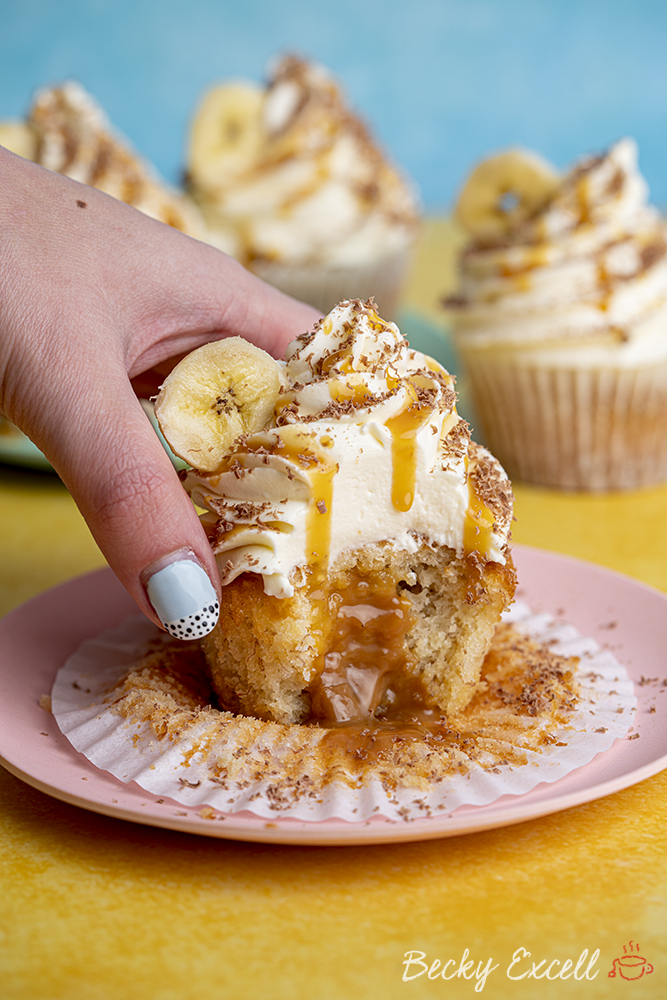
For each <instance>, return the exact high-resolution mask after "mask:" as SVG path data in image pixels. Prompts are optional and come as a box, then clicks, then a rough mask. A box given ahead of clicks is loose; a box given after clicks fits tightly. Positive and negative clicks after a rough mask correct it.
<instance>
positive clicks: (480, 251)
mask: <svg viewBox="0 0 667 1000" xmlns="http://www.w3.org/2000/svg"><path fill="white" fill-rule="evenodd" d="M647 202H648V188H647V185H646V182H645V181H644V179H643V177H642V176H641V174H640V173H639V171H638V168H637V148H636V145H635V143H634V142H633V141H632V140H631V139H623V140H622V141H620V142H618V143H616V144H615V145H613V146H612V147H611V148H610V149H609V150H608V151H607V152H606V153H604V154H602V155H599V156H588V157H585V158H584V159H582V160H580V161H579V162H577V163H575V165H574V166H573V167H572V168H571V169H570V170H569V171H568V172H567V173H566V174H564V175H563V176H559V175H558V174H557V172H556V171H555V170H554V169H553V168H552V167H550V166H549V165H548V164H547V163H545V162H544V161H543V160H541V159H540V158H539V157H537V156H536V155H534V154H529V153H525V152H523V151H521V150H511V151H508V152H505V153H501V154H499V155H497V156H494V157H491V158H490V159H489V160H486V161H484V162H483V163H482V164H480V165H479V166H478V167H477V168H476V169H475V170H474V171H473V173H472V174H471V176H470V179H469V180H468V182H467V184H466V185H465V187H464V189H463V191H462V194H461V196H460V198H459V202H458V206H457V215H458V219H459V221H460V222H461V223H462V224H463V225H464V226H465V227H466V228H467V230H468V232H469V234H470V237H471V239H470V243H469V245H468V246H467V248H466V249H465V251H464V252H463V254H462V257H461V262H460V286H459V291H458V294H457V296H456V297H454V298H452V299H450V300H449V301H448V302H447V305H448V307H449V308H450V309H451V310H452V313H453V318H454V328H455V330H454V332H455V339H456V345H457V347H458V350H459V352H460V354H461V356H462V359H463V362H464V364H465V366H466V369H467V372H468V375H469V376H470V379H471V383H472V388H473V392H474V397H475V404H476V407H477V411H478V413H479V417H480V421H481V424H482V430H483V433H484V435H485V439H486V442H487V443H488V445H489V447H490V448H491V449H492V451H493V452H494V454H495V455H497V456H498V458H499V460H500V461H501V462H502V463H503V465H504V467H505V468H507V470H508V472H509V474H510V475H511V476H512V477H513V478H516V479H522V480H524V481H526V482H532V483H538V484H542V485H546V486H555V487H562V488H565V489H581V490H598V491H603V490H614V489H632V488H635V487H640V486H647V485H650V484H652V483H658V482H661V481H663V480H666V479H667V257H666V250H667V243H666V240H665V226H664V223H663V220H662V219H661V218H660V216H659V214H658V212H657V211H656V210H655V209H654V208H652V207H650V206H649V205H648V203H647Z"/></svg>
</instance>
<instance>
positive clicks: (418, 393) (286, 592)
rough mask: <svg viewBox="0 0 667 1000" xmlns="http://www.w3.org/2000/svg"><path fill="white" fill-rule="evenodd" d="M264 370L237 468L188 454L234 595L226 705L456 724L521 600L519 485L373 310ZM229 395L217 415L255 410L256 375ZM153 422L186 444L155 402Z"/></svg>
mask: <svg viewBox="0 0 667 1000" xmlns="http://www.w3.org/2000/svg"><path fill="white" fill-rule="evenodd" d="M223 344H224V342H223ZM214 346H216V347H220V348H222V346H223V345H207V347H208V348H211V349H213V348H214ZM200 350H205V349H200ZM229 350H231V348H229ZM253 350H256V349H253ZM259 353H261V352H259ZM196 354H197V352H194V355H192V356H191V357H192V358H194V356H195V355H196ZM266 357H267V356H264V358H266ZM187 361H188V359H186V363H187ZM235 363H236V362H235ZM268 363H269V364H273V365H276V366H277V371H278V375H279V387H278V390H277V393H276V398H275V403H274V406H273V410H272V413H271V416H270V418H269V419H267V418H266V415H265V414H266V409H264V411H263V416H262V422H263V426H262V429H257V425H256V423H255V425H254V426H253V424H252V421H249V423H248V427H249V432H248V433H240V434H239V435H237V436H236V438H235V439H234V441H233V443H232V444H231V445H230V446H229V447H228V449H227V450H226V452H225V454H224V455H223V457H222V458H220V457H219V456H218V455H217V454H216V452H215V447H214V444H215V442H212V443H211V445H210V448H209V449H208V450H207V449H205V448H203V446H202V443H201V440H200V439H197V443H196V453H195V452H188V448H187V441H186V443H185V445H184V444H183V443H182V442H181V441H176V442H175V443H176V447H177V450H178V448H179V447H180V451H179V454H181V455H182V456H183V457H184V458H185V459H186V461H190V462H191V463H192V464H194V461H193V459H196V460H197V461H198V463H199V465H200V468H199V469H197V470H195V469H193V470H192V471H191V472H190V473H189V474H188V476H187V478H186V480H185V486H186V488H187V489H188V491H189V492H190V495H191V497H192V499H193V500H194V502H195V503H196V504H197V505H198V506H200V507H203V508H206V509H207V511H208V513H207V514H205V515H204V521H205V522H206V523H207V527H208V531H209V535H210V537H211V542H212V545H213V549H214V551H215V553H216V557H217V560H218V565H219V568H220V574H221V579H222V583H223V605H222V613H221V615H220V620H219V623H218V625H217V626H216V628H215V630H214V631H213V632H212V633H211V634H210V636H208V637H207V639H206V640H205V652H206V657H207V660H208V664H209V668H210V671H211V677H212V680H213V685H214V688H215V690H216V692H217V694H218V697H219V700H220V703H221V705H222V706H224V707H226V708H230V709H232V710H235V711H237V712H242V713H244V714H247V715H255V716H258V717H260V718H265V719H271V720H275V721H278V722H285V723H288V722H304V721H309V720H320V721H322V722H327V723H330V724H342V723H345V722H348V721H351V720H359V719H370V718H372V717H376V718H382V717H383V715H385V714H386V713H388V712H391V713H394V714H395V712H396V709H397V707H400V705H402V704H405V705H406V706H408V705H410V706H413V707H414V706H420V707H421V708H422V709H424V710H426V711H439V712H441V713H442V712H445V713H452V712H456V711H458V710H459V709H461V708H462V707H463V706H465V705H466V704H467V703H468V701H469V700H470V699H471V697H472V696H473V694H474V693H475V690H476V689H477V685H478V682H479V676H480V670H481V666H482V661H483V659H484V656H485V654H486V652H487V651H488V648H489V646H490V643H491V639H492V636H493V632H494V628H495V625H496V624H497V622H498V621H499V619H500V616H501V614H502V612H503V610H504V609H505V608H506V607H507V606H508V605H509V604H510V603H511V601H512V598H513V593H514V588H515V577H514V570H513V566H512V561H511V556H510V551H509V544H508V542H509V529H510V524H511V519H512V495H511V489H510V484H509V481H508V479H507V476H506V475H505V473H504V471H503V470H502V468H501V467H500V465H499V464H498V463H497V462H496V460H495V459H494V458H493V457H492V456H491V455H490V454H489V453H488V452H487V451H486V450H485V449H483V448H481V447H479V446H477V445H475V444H474V443H472V442H471V441H470V435H469V430H468V427H467V425H466V424H465V422H464V421H463V420H461V418H460V417H459V416H458V414H457V412H456V406H455V402H456V396H455V392H454V380H453V378H452V377H451V376H450V375H449V374H448V373H447V372H446V371H445V370H444V369H443V368H442V367H441V366H440V365H439V364H438V363H437V362H435V361H433V360H432V359H430V358H428V357H426V356H425V355H423V354H420V353H419V352H417V351H413V350H411V349H410V347H409V345H408V343H407V341H406V340H405V339H404V338H403V337H402V336H401V334H400V332H399V330H398V328H397V327H396V326H395V325H394V324H393V323H386V322H384V321H383V320H382V319H381V318H380V317H379V316H378V315H377V312H376V311H375V309H374V306H373V304H372V303H370V302H362V301H360V300H350V301H346V302H343V303H341V304H340V305H339V306H337V307H336V308H335V309H334V310H332V312H331V313H330V314H329V315H328V316H327V317H326V318H325V319H324V320H322V321H320V323H318V324H317V325H316V326H315V328H314V329H313V331H312V332H310V333H307V334H304V335H303V336H301V337H299V338H297V340H295V341H294V342H293V343H292V345H291V346H290V348H289V349H288V352H287V357H286V361H285V362H283V363H277V362H273V361H272V360H271V359H268ZM181 364H183V363H181ZM262 364H264V362H262ZM179 367H180V366H179ZM240 370H241V369H240V366H239V365H238V364H237V374H238V373H239V372H240ZM181 377H182V373H181V374H179V368H177V369H175V371H174V373H173V376H170V378H175V379H176V382H177V383H178V380H179V379H180V378H181ZM220 378H221V379H222V382H224V384H225V386H229V384H230V382H229V371H227V372H226V373H223V374H222V375H221V376H220ZM225 379H226V380H227V381H225ZM167 388H169V387H168V386H166V387H165V390H163V393H164V392H165V391H166V389H167ZM216 391H218V395H217V397H216V398H215V399H213V402H210V401H209V410H210V408H211V406H212V407H213V409H214V410H215V412H216V414H218V415H221V416H220V419H221V420H223V421H224V419H225V414H226V409H227V410H228V409H229V407H230V406H231V405H232V402H233V404H234V405H236V403H237V402H238V401H239V400H240V401H241V402H240V406H241V410H242V411H243V410H244V406H245V410H246V411H247V410H248V404H244V402H243V400H245V399H250V396H251V394H249V393H248V391H247V380H246V382H242V380H241V381H238V382H237V383H236V388H235V389H234V392H233V395H231V396H230V395H229V394H228V393H227V390H226V389H225V391H224V392H223V391H222V390H214V389H213V390H212V389H211V388H210V387H209V388H208V389H207V392H208V393H209V395H210V396H211V398H213V397H215V392H216ZM230 400H231V401H232V402H230ZM167 402H169V400H167ZM253 405H254V404H253ZM262 405H263V406H264V407H265V405H266V392H265V393H264V398H263V400H262ZM250 409H252V406H251V407H250ZM157 413H158V418H159V419H161V423H162V426H163V431H164V432H165V433H166V435H167V437H168V439H169V440H170V442H171V443H172V446H174V441H173V440H172V438H171V437H170V424H169V420H168V419H167V417H168V416H169V413H168V412H167V406H166V405H161V400H160V398H159V399H158V403H157ZM208 416H210V413H209V414H208V415H207V419H208ZM209 432H210V433H211V434H214V431H209ZM174 436H177V434H175V432H174V434H172V437H174ZM188 440H189V441H194V438H188ZM204 451H207V454H210V455H211V456H215V457H213V458H211V460H210V461H208V462H205V464H207V465H208V468H204V469H202V468H201V465H202V462H203V461H204V460H203V459H202V455H203V453H204ZM197 456H199V457H198V458H197Z"/></svg>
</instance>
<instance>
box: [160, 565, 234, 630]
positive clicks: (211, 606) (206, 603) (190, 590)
mask: <svg viewBox="0 0 667 1000" xmlns="http://www.w3.org/2000/svg"><path fill="white" fill-rule="evenodd" d="M146 590H147V592H148V599H149V601H150V602H151V604H152V605H153V607H154V609H155V612H156V614H157V616H158V618H159V619H160V621H161V622H162V624H163V625H164V627H165V628H166V630H167V631H168V632H170V633H171V635H173V636H175V637H176V638H177V639H199V638H200V637H201V636H202V635H207V633H208V632H210V631H211V629H212V628H213V627H214V626H215V623H216V622H217V620H218V615H219V614H220V605H219V604H218V598H217V597H216V594H215V590H214V589H213V585H212V583H211V581H210V580H209V578H208V576H207V575H206V573H205V572H204V570H203V569H202V568H201V566H198V565H197V563H195V562H192V560H190V559H179V560H178V561H177V562H173V563H169V565H168V566H165V567H164V569H161V570H158V572H157V573H154V574H153V576H151V578H150V579H149V580H148V582H147V584H146Z"/></svg>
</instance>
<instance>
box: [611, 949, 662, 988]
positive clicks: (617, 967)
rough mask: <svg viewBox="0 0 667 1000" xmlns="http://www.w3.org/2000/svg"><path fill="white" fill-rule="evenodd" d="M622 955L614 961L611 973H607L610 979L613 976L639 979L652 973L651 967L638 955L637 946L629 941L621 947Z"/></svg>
mask: <svg viewBox="0 0 667 1000" xmlns="http://www.w3.org/2000/svg"><path fill="white" fill-rule="evenodd" d="M623 951H624V952H625V954H624V955H621V956H620V958H615V959H614V964H613V965H612V967H611V971H610V972H608V973H607V975H608V976H609V978H610V979H613V978H614V977H615V976H622V978H623V979H641V977H642V976H648V975H649V973H651V972H653V966H652V965H651V963H650V962H647V961H646V959H645V958H644V956H643V955H640V954H639V945H638V944H637V943H636V942H635V943H634V944H633V943H632V941H630V943H629V944H624V945H623Z"/></svg>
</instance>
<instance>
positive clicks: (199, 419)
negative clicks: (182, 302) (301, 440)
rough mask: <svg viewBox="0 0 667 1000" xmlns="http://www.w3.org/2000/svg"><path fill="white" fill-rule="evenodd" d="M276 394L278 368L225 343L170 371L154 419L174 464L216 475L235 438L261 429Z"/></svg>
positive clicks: (241, 343)
mask: <svg viewBox="0 0 667 1000" xmlns="http://www.w3.org/2000/svg"><path fill="white" fill-rule="evenodd" d="M279 389H280V366H279V364H278V362H277V361H274V359H273V358H272V357H271V356H270V355H269V354H267V353H266V352H265V351H262V350H260V348H259V347H255V346H254V345H253V344H249V343H248V342H247V341H246V340H242V339H241V337H230V338H229V339H228V340H219V341H216V342H215V343H212V344H204V346H203V347H199V348H197V350H196V351H193V352H192V354H188V356H187V357H186V358H183V360H182V361H180V362H179V363H178V364H177V365H176V367H175V368H174V370H173V371H172V372H171V373H170V374H169V375H168V376H167V379H166V381H165V383H164V385H163V386H162V388H161V389H160V393H159V395H158V397H157V399H156V401H155V415H156V417H157V419H158V423H159V424H160V430H161V431H162V433H163V434H164V436H165V438H166V439H167V441H168V442H169V446H170V447H171V450H172V451H173V452H174V453H175V454H176V455H178V456H179V458H182V459H183V460H184V461H185V462H188V464H189V465H192V466H194V468H195V469H199V470H200V471H201V472H216V471H217V470H218V469H219V468H220V466H221V464H222V461H223V459H224V457H225V455H226V454H227V453H228V452H229V450H230V448H231V446H232V445H233V443H234V441H235V440H236V439H237V438H238V437H239V435H240V434H252V433H254V432H255V431H260V430H262V429H263V428H264V427H265V426H266V425H267V423H268V422H269V420H270V419H271V417H272V416H273V408H274V405H275V402H276V400H277V398H278V391H279Z"/></svg>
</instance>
